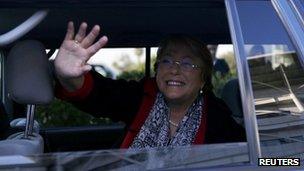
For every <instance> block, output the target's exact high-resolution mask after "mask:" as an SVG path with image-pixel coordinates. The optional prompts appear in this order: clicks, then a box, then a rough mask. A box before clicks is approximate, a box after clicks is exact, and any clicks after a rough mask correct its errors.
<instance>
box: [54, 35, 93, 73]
mask: <svg viewBox="0 0 304 171" xmlns="http://www.w3.org/2000/svg"><path fill="white" fill-rule="evenodd" d="M88 58H89V56H88V53H87V52H86V49H84V48H82V47H80V46H79V45H77V44H76V43H75V42H74V41H71V40H67V41H64V42H63V44H62V46H61V47H60V49H59V52H58V55H57V57H56V59H55V65H56V69H58V71H57V73H60V76H61V77H63V78H75V77H79V76H81V75H83V67H84V66H85V64H86V62H87V59H88Z"/></svg>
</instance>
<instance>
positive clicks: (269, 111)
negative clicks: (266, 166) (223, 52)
mask: <svg viewBox="0 0 304 171" xmlns="http://www.w3.org/2000/svg"><path fill="white" fill-rule="evenodd" d="M245 48H246V52H247V56H248V57H247V59H248V65H249V68H250V75H251V79H252V88H253V94H254V102H255V109H256V115H257V121H258V128H259V134H260V141H261V146H262V154H263V156H272V157H278V156H286V157H288V156H289V157H291V156H292V157H302V158H303V152H304V136H303V135H304V126H303V123H304V115H303V114H304V108H303V106H304V105H303V100H304V71H303V67H302V66H301V64H300V62H299V60H298V57H297V55H296V52H295V51H293V50H292V49H290V48H288V47H287V46H286V45H281V44H279V45H261V44H254V45H246V46H245Z"/></svg>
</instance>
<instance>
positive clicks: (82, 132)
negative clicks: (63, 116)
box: [0, 0, 241, 152]
mask: <svg viewBox="0 0 304 171" xmlns="http://www.w3.org/2000/svg"><path fill="white" fill-rule="evenodd" d="M37 2H38V1H37ZM80 7H81V8H80ZM44 8H45V9H46V8H47V10H44V11H42V12H45V13H46V15H45V16H44V17H45V18H44V19H41V21H40V23H39V24H37V26H36V27H34V28H32V29H31V30H30V31H28V32H27V33H26V34H25V35H23V36H22V37H21V38H19V39H18V40H16V41H15V42H12V43H9V44H7V45H4V46H2V47H1V49H2V53H4V54H6V53H12V52H10V51H12V49H11V48H12V46H15V45H16V44H18V43H21V42H22V41H24V40H28V39H33V40H38V41H39V42H41V43H42V44H43V46H44V47H45V48H46V49H50V51H49V52H48V54H47V56H51V55H52V53H53V52H54V50H55V49H57V48H58V47H59V46H60V44H61V42H62V40H63V37H64V34H65V32H66V27H67V22H68V21H73V22H74V23H75V26H78V25H79V24H80V23H81V22H83V21H85V22H87V23H88V25H89V27H90V26H91V27H93V25H95V24H99V25H100V26H101V33H102V35H107V36H108V37H109V42H108V44H107V46H106V47H108V48H112V47H115V48H117V47H144V48H145V49H146V50H149V49H150V48H151V47H157V46H158V43H159V41H160V40H161V38H163V37H164V36H166V35H168V34H174V33H187V34H190V35H192V36H195V37H197V38H199V39H201V40H202V41H203V42H204V43H206V44H229V43H231V38H230V34H229V28H228V22H227V17H226V11H225V8H224V2H223V1H220V0H217V1H212V2H210V1H195V2H193V3H188V2H181V1H178V2H177V3H170V1H161V2H160V1H159V2H157V3H152V2H150V1H128V2H126V3H121V2H120V1H111V2H110V1H104V2H103V3H100V2H97V1H77V2H70V1H63V0H62V1H58V2H57V3H50V2H48V1H39V3H35V1H34V0H33V1H27V2H24V1H14V3H12V1H4V2H2V5H1V10H0V17H1V24H0V33H6V32H8V31H9V30H11V29H13V28H14V27H17V26H19V25H20V23H22V22H24V21H25V20H27V19H28V18H29V17H31V16H33V15H35V14H37V11H38V12H41V9H44ZM39 10H40V11H39ZM11 13H14V15H11ZM194 23H195V24H194ZM20 55H23V54H22V53H21V54H20ZM5 56H6V55H4V59H3V60H4V61H3V62H4V63H5V65H7V64H6V62H9V61H6V60H8V59H9V57H10V56H8V58H5ZM150 63H151V60H150V56H149V55H146V64H145V66H146V68H145V71H146V72H145V75H146V76H151V74H150V66H151V64H150ZM5 69H6V68H5V67H4V70H5ZM3 77H4V79H5V77H8V76H5V75H3ZM23 81H24V80H23ZM19 85H20V84H19ZM8 87H10V86H6V88H8ZM20 88H24V87H23V86H22V87H20ZM29 88H33V87H29ZM23 91H25V92H28V93H33V95H35V94H38V93H37V92H31V91H29V90H23ZM4 93H5V92H4ZM3 95H5V94H3ZM7 101H10V100H7ZM228 101H231V100H230V99H229V100H228ZM11 103H13V104H14V105H15V106H18V107H19V112H20V111H24V110H25V107H24V106H22V105H20V103H18V101H16V100H14V101H13V102H11ZM239 103H240V102H239ZM2 105H3V107H4V108H3V111H4V113H3V114H4V115H8V116H9V117H8V118H10V119H13V118H16V116H15V113H16V109H17V108H18V107H17V108H16V107H15V108H14V107H12V106H13V105H11V106H9V105H8V104H2ZM6 105H7V106H9V107H6V108H5V106H6ZM9 108H12V109H13V110H12V111H11V113H9V112H10V111H9V110H8V109H9ZM235 110H238V111H237V112H236V113H237V114H236V115H238V116H240V115H241V114H240V111H241V110H240V109H235ZM21 113H25V112H21ZM21 115H22V114H21ZM59 115H60V113H59ZM8 118H7V119H8ZM10 119H9V120H10ZM3 122H8V121H3ZM7 128H8V125H7V127H5V128H3V129H2V132H5V131H7V130H10V129H7ZM10 131H11V130H10ZM6 134H7V133H6ZM40 135H41V136H42V137H43V139H44V143H45V144H44V147H45V148H44V149H45V152H55V151H79V150H93V149H105V148H117V147H118V146H119V143H120V141H121V140H122V137H123V135H124V125H123V124H122V123H115V124H112V125H97V126H79V127H65V128H60V127H59V128H58V127H53V128H41V129H40ZM1 138H2V139H4V138H5V137H1Z"/></svg>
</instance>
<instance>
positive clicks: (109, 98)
mask: <svg viewBox="0 0 304 171" xmlns="http://www.w3.org/2000/svg"><path fill="white" fill-rule="evenodd" d="M89 74H90V75H86V76H85V83H84V86H83V87H82V88H80V90H77V91H76V92H71V93H67V91H66V90H64V88H63V87H62V86H60V84H59V83H58V82H57V83H56V84H57V85H56V90H55V92H56V96H57V97H58V98H60V99H63V100H66V101H68V102H70V103H72V104H73V105H74V106H76V107H77V108H79V109H80V110H82V111H84V112H87V113H89V114H91V115H93V116H95V117H109V118H111V119H113V120H114V121H123V122H125V123H126V124H127V125H128V124H130V123H131V122H132V120H133V118H134V117H135V115H136V112H137V110H138V108H139V105H140V102H141V100H142V97H143V81H139V82H137V81H125V80H113V79H110V78H105V77H103V76H101V75H100V74H98V73H96V72H89ZM89 77H91V80H90V78H89ZM90 82H91V83H90Z"/></svg>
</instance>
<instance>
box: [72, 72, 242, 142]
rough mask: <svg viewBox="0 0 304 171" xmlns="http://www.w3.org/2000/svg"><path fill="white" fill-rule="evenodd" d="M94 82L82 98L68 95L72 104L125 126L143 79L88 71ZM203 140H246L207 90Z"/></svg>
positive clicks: (138, 100) (137, 103)
mask: <svg viewBox="0 0 304 171" xmlns="http://www.w3.org/2000/svg"><path fill="white" fill-rule="evenodd" d="M92 76H93V80H94V84H93V88H92V90H91V92H90V93H89V95H88V96H86V98H84V99H81V100H79V99H70V100H69V101H70V102H72V103H73V104H74V105H75V106H76V107H78V108H79V109H81V110H83V111H85V112H88V113H90V114H92V115H93V116H95V117H101V116H102V117H109V118H111V119H112V120H114V121H123V122H125V123H126V125H127V127H129V126H130V124H131V123H132V121H133V120H134V118H135V116H136V114H137V112H138V109H139V107H140V105H141V101H142V99H143V97H144V88H143V87H144V81H145V79H143V80H141V81H139V82H137V81H125V80H112V79H109V78H105V77H102V76H101V75H99V74H97V73H95V72H92ZM207 97H208V107H207V128H206V133H205V142H204V143H205V144H210V143H224V142H241V141H246V138H245V137H246V136H245V131H244V128H243V127H241V126H240V125H238V124H237V123H236V122H235V121H234V119H233V118H232V117H231V111H230V110H229V108H228V107H227V106H226V104H225V103H224V102H223V101H222V100H221V99H219V98H217V97H215V95H214V94H213V93H211V92H210V93H208V94H207Z"/></svg>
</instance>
